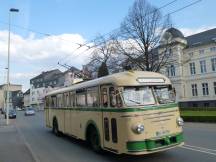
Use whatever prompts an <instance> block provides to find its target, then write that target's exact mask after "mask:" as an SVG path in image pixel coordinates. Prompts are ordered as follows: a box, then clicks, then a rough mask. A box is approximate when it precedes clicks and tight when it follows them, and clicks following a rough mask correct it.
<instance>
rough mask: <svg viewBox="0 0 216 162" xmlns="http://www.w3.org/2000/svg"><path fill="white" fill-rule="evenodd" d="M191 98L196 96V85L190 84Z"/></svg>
mask: <svg viewBox="0 0 216 162" xmlns="http://www.w3.org/2000/svg"><path fill="white" fill-rule="evenodd" d="M191 88H192V96H198V91H197V84H191Z"/></svg>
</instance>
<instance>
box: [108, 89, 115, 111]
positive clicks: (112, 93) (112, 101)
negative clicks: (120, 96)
mask: <svg viewBox="0 0 216 162" xmlns="http://www.w3.org/2000/svg"><path fill="white" fill-rule="evenodd" d="M109 97H110V107H116V95H115V89H114V87H110V88H109Z"/></svg>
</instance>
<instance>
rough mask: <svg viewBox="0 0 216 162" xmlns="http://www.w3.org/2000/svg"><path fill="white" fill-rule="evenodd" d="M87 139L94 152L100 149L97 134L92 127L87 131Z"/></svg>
mask: <svg viewBox="0 0 216 162" xmlns="http://www.w3.org/2000/svg"><path fill="white" fill-rule="evenodd" d="M88 141H89V143H90V145H91V147H92V148H93V150H94V151H95V152H100V151H101V147H100V139H99V135H98V132H97V130H96V129H95V128H94V127H91V129H90V130H89V132H88Z"/></svg>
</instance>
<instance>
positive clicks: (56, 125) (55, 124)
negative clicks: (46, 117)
mask: <svg viewBox="0 0 216 162" xmlns="http://www.w3.org/2000/svg"><path fill="white" fill-rule="evenodd" d="M52 131H53V133H54V134H55V135H56V136H60V132H59V129H58V122H57V120H56V119H54V120H53V129H52Z"/></svg>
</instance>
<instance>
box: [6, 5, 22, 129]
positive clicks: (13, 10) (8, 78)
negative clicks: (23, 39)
mask: <svg viewBox="0 0 216 162" xmlns="http://www.w3.org/2000/svg"><path fill="white" fill-rule="evenodd" d="M11 12H19V10H18V9H16V8H11V9H10V10H9V20H8V62H7V107H6V109H7V110H6V123H7V125H8V124H9V120H8V119H9V103H10V95H9V84H10V21H11Z"/></svg>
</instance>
